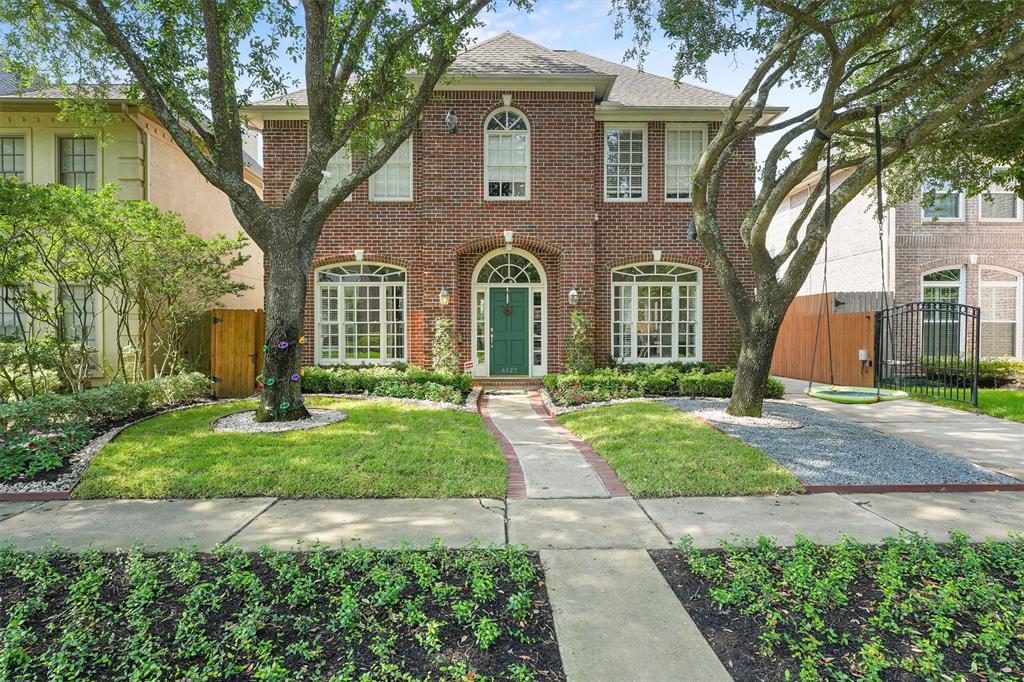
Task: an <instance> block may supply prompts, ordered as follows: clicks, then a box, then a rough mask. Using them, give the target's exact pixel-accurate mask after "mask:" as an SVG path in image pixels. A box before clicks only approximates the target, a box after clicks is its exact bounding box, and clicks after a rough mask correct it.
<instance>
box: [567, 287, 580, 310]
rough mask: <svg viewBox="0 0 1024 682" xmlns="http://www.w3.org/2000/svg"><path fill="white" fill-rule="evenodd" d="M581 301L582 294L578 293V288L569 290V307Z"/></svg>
mask: <svg viewBox="0 0 1024 682" xmlns="http://www.w3.org/2000/svg"><path fill="white" fill-rule="evenodd" d="M579 300H580V292H578V291H576V287H573V288H572V289H570V290H569V305H571V306H574V305H576V304H577V303H578V302H579Z"/></svg>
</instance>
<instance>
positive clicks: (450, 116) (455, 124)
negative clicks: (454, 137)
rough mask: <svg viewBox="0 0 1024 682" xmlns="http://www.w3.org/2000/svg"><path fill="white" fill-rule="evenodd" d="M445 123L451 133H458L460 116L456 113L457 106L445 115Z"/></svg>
mask: <svg viewBox="0 0 1024 682" xmlns="http://www.w3.org/2000/svg"><path fill="white" fill-rule="evenodd" d="M444 125H445V127H446V128H448V132H449V133H456V132H458V130H459V116H458V114H456V113H455V107H452V108H451V109H449V110H448V113H447V114H445V115H444Z"/></svg>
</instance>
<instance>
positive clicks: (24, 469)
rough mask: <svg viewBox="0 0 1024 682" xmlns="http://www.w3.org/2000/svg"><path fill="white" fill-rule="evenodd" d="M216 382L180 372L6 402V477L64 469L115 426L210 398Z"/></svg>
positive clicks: (0, 422) (2, 459)
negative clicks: (67, 459)
mask: <svg viewBox="0 0 1024 682" xmlns="http://www.w3.org/2000/svg"><path fill="white" fill-rule="evenodd" d="M211 386H212V384H211V382H210V380H209V379H208V378H207V377H205V376H203V375H202V374H199V373H191V374H178V375H175V376H169V377H160V378H158V379H151V380H149V381H138V382H135V383H131V384H126V383H120V382H115V383H111V384H107V385H106V386H101V387H99V388H91V389H89V390H86V391H82V392H81V393H73V394H70V395H45V396H40V397H38V398H32V399H31V400H22V401H20V402H16V403H8V404H5V405H0V427H3V434H4V435H3V437H2V438H0V481H9V480H12V479H27V478H31V477H33V476H36V475H38V474H41V473H45V472H47V471H54V470H56V469H60V468H61V467H62V466H63V465H64V460H65V457H66V456H67V455H69V454H71V453H74V452H77V451H78V450H80V449H81V448H82V447H83V446H84V445H85V444H86V443H88V442H89V440H91V439H92V438H93V437H95V436H96V435H97V434H98V433H100V432H101V431H104V430H105V429H107V428H109V427H110V426H113V425H115V424H118V423H121V422H125V421H130V420H132V419H135V418H138V417H141V416H143V415H145V414H146V413H148V412H152V411H154V410H158V409H160V408H163V407H170V406H172V405H180V404H184V403H189V402H193V401H196V400H200V399H202V398H206V397H208V396H209V395H210V389H211Z"/></svg>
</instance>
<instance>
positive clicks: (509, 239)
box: [505, 230, 516, 249]
mask: <svg viewBox="0 0 1024 682" xmlns="http://www.w3.org/2000/svg"><path fill="white" fill-rule="evenodd" d="M515 234H516V233H515V232H513V231H512V230H505V246H507V247H508V248H510V249H511V248H512V239H513V238H514V237H515Z"/></svg>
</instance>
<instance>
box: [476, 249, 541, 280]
mask: <svg viewBox="0 0 1024 682" xmlns="http://www.w3.org/2000/svg"><path fill="white" fill-rule="evenodd" d="M476 282H477V284H540V282H541V277H540V271H539V270H537V266H536V265H535V264H534V263H533V261H531V260H530V259H529V258H527V257H526V256H523V255H520V254H518V253H499V254H498V255H496V256H494V257H493V258H491V259H490V260H488V261H487V262H486V263H484V265H483V267H482V268H480V274H478V275H477V278H476Z"/></svg>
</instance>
